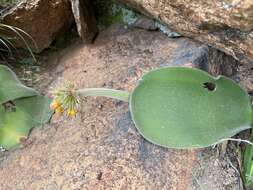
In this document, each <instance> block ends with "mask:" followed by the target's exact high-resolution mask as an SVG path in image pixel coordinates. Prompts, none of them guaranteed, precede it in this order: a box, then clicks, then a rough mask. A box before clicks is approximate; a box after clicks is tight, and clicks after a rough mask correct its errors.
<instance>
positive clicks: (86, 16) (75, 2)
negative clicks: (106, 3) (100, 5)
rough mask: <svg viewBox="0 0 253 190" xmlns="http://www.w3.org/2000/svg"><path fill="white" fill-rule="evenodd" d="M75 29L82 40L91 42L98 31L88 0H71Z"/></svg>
mask: <svg viewBox="0 0 253 190" xmlns="http://www.w3.org/2000/svg"><path fill="white" fill-rule="evenodd" d="M71 4H72V11H73V14H74V18H75V22H76V25H77V31H78V33H79V35H80V37H81V38H82V40H83V41H84V42H87V43H89V42H91V41H92V40H93V39H94V37H95V35H96V34H97V32H98V28H97V26H96V19H95V15H94V13H93V9H92V6H91V4H90V1H89V0H71Z"/></svg>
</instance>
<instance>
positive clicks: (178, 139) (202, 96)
mask: <svg viewBox="0 0 253 190" xmlns="http://www.w3.org/2000/svg"><path fill="white" fill-rule="evenodd" d="M130 111H131V115H132V118H133V120H134V123H135V125H136V127H137V129H138V130H139V132H140V133H141V134H142V135H143V137H144V138H145V139H147V140H148V141H150V142H152V143H154V144H157V145H160V146H164V147H169V148H180V149H181V148H201V147H207V146H210V145H213V144H215V143H217V142H219V141H220V140H222V139H224V138H229V137H231V136H233V135H235V134H237V133H238V132H240V131H242V130H245V129H248V128H250V127H251V125H252V108H251V100H250V97H249V96H248V94H247V93H246V92H245V91H244V90H242V89H241V88H240V87H239V86H238V85H237V84H236V83H234V82H233V81H232V80H230V79H228V78H226V77H223V76H221V77H217V78H214V77H212V76H210V75H209V74H208V73H206V72H204V71H201V70H197V69H191V68H177V67H171V68H162V69H157V70H154V71H151V72H149V73H147V74H146V75H145V76H144V77H143V78H142V79H141V80H140V83H139V85H138V86H137V87H136V88H135V90H134V91H133V93H132V95H131V97H130Z"/></svg>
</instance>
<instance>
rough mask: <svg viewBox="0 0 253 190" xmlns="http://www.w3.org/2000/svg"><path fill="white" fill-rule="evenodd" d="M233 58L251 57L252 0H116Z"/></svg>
mask: <svg viewBox="0 0 253 190" xmlns="http://www.w3.org/2000/svg"><path fill="white" fill-rule="evenodd" d="M119 1H120V2H122V3H125V4H127V5H129V6H131V7H133V8H135V9H137V10H138V11H140V12H142V13H144V14H146V15H148V16H150V17H154V18H156V19H158V20H160V21H162V22H164V23H165V24H167V25H168V26H169V27H171V28H172V29H174V30H176V31H177V32H179V33H180V34H183V35H184V36H188V37H191V38H194V39H196V40H199V41H202V42H205V43H208V44H211V45H213V46H215V47H217V48H219V49H221V50H223V51H224V52H226V53H229V54H230V55H232V56H234V57H235V58H236V59H238V60H240V61H242V59H245V61H246V60H248V59H251V60H252V59H253V1H252V0H219V1H213V0H206V1H202V0H173V1H169V0H119Z"/></svg>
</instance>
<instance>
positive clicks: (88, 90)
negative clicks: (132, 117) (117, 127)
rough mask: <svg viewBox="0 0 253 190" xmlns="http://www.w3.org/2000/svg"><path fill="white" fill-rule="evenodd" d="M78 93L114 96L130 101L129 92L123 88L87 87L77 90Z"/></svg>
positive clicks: (80, 94) (85, 95)
mask: <svg viewBox="0 0 253 190" xmlns="http://www.w3.org/2000/svg"><path fill="white" fill-rule="evenodd" d="M77 94H78V95H79V96H84V97H87V96H103V97H108V98H114V99H117V100H121V101H124V102H128V101H129V92H126V91H122V90H114V89H108V88H85V89H81V90H77Z"/></svg>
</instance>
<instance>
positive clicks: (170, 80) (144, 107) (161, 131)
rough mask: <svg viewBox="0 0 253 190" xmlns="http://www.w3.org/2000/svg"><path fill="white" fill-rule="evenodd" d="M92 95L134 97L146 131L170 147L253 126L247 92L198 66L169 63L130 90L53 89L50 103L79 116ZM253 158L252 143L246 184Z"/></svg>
mask: <svg viewBox="0 0 253 190" xmlns="http://www.w3.org/2000/svg"><path fill="white" fill-rule="evenodd" d="M87 96H103V97H109V98H114V99H117V100H121V101H125V102H129V110H130V113H131V116H132V119H133V121H134V123H135V126H136V128H137V129H138V131H139V132H140V133H141V135H142V136H143V137H144V138H145V139H146V140H148V141H150V142H152V143H154V144H156V145H160V146H163V147H167V148H176V149H188V148H203V147H208V146H211V145H215V144H217V143H220V142H222V141H225V140H229V139H231V138H230V137H232V136H234V135H235V134H237V133H239V132H240V131H242V130H245V129H249V128H251V127H252V104H251V98H250V96H249V95H248V94H247V92H245V91H244V90H243V89H242V88H241V87H240V86H238V85H237V84H236V83H235V82H233V81H232V80H230V79H228V78H226V77H224V76H219V77H212V76H211V75H209V74H208V73H206V72H204V71H201V70H198V69H191V68H182V67H170V68H160V69H157V70H154V71H151V72H149V73H147V74H146V75H144V76H143V77H142V79H141V80H140V81H139V83H138V85H137V87H136V88H135V89H134V90H133V92H131V93H129V92H126V91H121V90H114V89H106V88H87V89H80V90H78V89H75V88H74V87H73V85H67V86H65V87H64V88H61V89H58V90H56V91H55V92H54V100H53V102H52V103H51V108H52V109H54V110H55V112H56V113H60V114H61V113H63V112H66V113H67V115H68V116H75V115H76V114H77V108H78V105H79V102H80V100H81V99H82V98H84V97H87ZM238 140H239V139H238ZM244 142H246V141H245V140H244ZM247 142H249V141H247ZM252 158H253V146H252V143H250V144H249V145H248V146H247V148H246V151H245V155H244V160H243V174H244V177H243V179H244V183H245V185H246V186H247V187H253V180H252V179H253V163H252Z"/></svg>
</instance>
